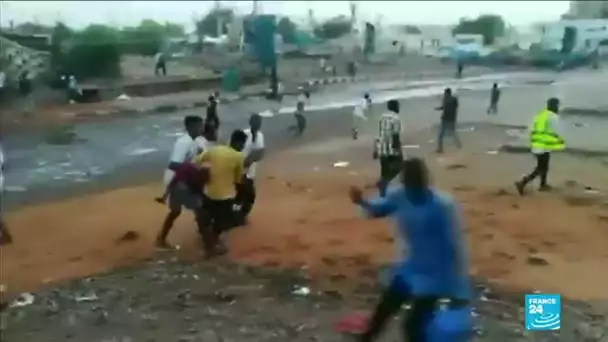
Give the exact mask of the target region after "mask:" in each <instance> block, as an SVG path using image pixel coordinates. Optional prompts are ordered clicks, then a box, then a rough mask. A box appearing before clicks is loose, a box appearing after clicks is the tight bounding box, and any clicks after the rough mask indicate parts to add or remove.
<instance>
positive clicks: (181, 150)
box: [156, 115, 206, 248]
mask: <svg viewBox="0 0 608 342" xmlns="http://www.w3.org/2000/svg"><path fill="white" fill-rule="evenodd" d="M202 126H203V119H202V118H201V117H199V116H191V115H189V116H186V117H185V118H184V127H185V130H186V132H185V134H183V135H182V136H180V137H179V138H178V139H177V140H176V141H175V144H174V145H173V150H172V152H171V156H170V158H169V165H168V166H167V169H166V170H165V176H164V184H165V193H167V196H164V195H163V196H161V197H160V198H156V201H158V202H163V203H164V202H165V201H167V205H168V207H169V212H168V213H167V216H166V217H165V220H164V221H163V225H162V227H161V229H160V231H159V232H158V234H157V236H156V246H157V247H159V248H171V246H170V245H169V244H167V236H168V235H169V232H170V231H171V229H172V228H173V224H174V222H175V220H176V219H177V218H178V217H179V216H180V214H181V212H182V207H185V208H186V209H188V210H192V211H194V213H195V216H196V218H197V222H200V217H199V215H198V214H199V213H198V209H200V208H201V207H202V198H201V196H199V195H198V194H197V193H195V192H193V191H191V188H190V187H189V186H188V184H187V183H186V182H185V180H186V179H187V178H189V176H188V175H183V173H184V172H183V171H182V170H183V168H184V166H183V165H184V163H188V161H190V160H191V159H192V158H193V157H194V156H196V155H197V154H199V153H200V152H201V151H203V150H205V148H206V141H205V139H204V138H203V137H201V136H200V135H201V130H202ZM177 170H180V175H179V176H178V177H176V174H175V173H176V171H177ZM176 178H177V179H176Z"/></svg>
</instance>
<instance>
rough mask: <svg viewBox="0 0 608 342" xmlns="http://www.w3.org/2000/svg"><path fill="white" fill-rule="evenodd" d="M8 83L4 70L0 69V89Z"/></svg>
mask: <svg viewBox="0 0 608 342" xmlns="http://www.w3.org/2000/svg"><path fill="white" fill-rule="evenodd" d="M5 83H6V74H5V73H4V71H0V89H2V88H4V84H5Z"/></svg>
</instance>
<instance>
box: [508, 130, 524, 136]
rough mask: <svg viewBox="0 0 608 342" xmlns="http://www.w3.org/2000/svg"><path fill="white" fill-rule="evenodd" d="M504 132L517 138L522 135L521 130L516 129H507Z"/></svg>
mask: <svg viewBox="0 0 608 342" xmlns="http://www.w3.org/2000/svg"><path fill="white" fill-rule="evenodd" d="M505 133H506V134H507V135H508V136H510V137H512V138H519V137H521V136H522V131H520V130H518V129H508V130H506V131H505Z"/></svg>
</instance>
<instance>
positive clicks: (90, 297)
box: [74, 292, 99, 303]
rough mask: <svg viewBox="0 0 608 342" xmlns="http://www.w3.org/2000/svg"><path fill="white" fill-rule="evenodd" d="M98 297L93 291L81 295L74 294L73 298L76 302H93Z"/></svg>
mask: <svg viewBox="0 0 608 342" xmlns="http://www.w3.org/2000/svg"><path fill="white" fill-rule="evenodd" d="M98 299H99V297H97V295H96V294H95V292H91V293H89V294H86V295H81V296H75V297H74V300H75V301H77V302H78V303H84V302H94V301H96V300H98Z"/></svg>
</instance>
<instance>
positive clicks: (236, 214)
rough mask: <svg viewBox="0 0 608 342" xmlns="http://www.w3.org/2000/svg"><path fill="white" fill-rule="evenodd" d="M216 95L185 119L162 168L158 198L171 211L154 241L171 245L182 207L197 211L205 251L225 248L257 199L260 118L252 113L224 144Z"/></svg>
mask: <svg viewBox="0 0 608 342" xmlns="http://www.w3.org/2000/svg"><path fill="white" fill-rule="evenodd" d="M218 104H219V94H217V93H216V94H214V95H212V96H211V97H210V104H209V107H208V109H207V116H206V118H205V119H203V118H202V117H199V116H187V117H185V118H184V127H185V133H184V134H183V135H182V136H180V137H179V138H178V139H177V141H176V142H175V144H174V146H173V151H172V153H171V157H170V161H169V165H168V166H167V169H166V171H165V179H164V183H165V190H164V192H163V194H162V195H161V196H159V197H158V198H156V201H158V202H160V203H166V204H167V206H168V208H169V212H168V213H167V215H166V217H165V220H164V222H163V225H162V227H161V229H160V231H159V232H158V235H157V238H156V245H157V247H159V248H170V247H171V246H170V245H169V244H167V236H168V234H169V232H170V231H171V228H172V227H173V224H174V222H175V220H176V219H177V218H178V217H179V216H180V214H181V212H182V209H183V208H185V209H188V210H191V211H192V212H193V213H194V215H195V220H196V223H197V226H198V230H199V233H200V235H201V238H202V240H203V247H204V251H205V253H206V255H207V256H208V257H212V256H215V255H218V254H222V253H224V252H225V251H226V246H225V245H224V244H223V242H222V235H223V234H224V233H225V232H227V231H228V230H230V229H232V228H234V227H237V226H243V225H246V224H247V220H248V216H249V213H250V212H251V210H252V208H253V205H254V203H255V199H256V191H255V174H256V166H257V162H259V161H260V160H261V159H262V158H263V157H264V154H265V145H264V134H263V133H262V132H261V127H262V117H261V116H260V115H258V114H252V115H251V116H250V118H249V127H248V128H247V129H244V130H235V131H234V132H232V134H231V136H230V140H229V143H228V144H227V145H224V144H221V143H219V142H218V137H219V127H220V121H219V116H218V114H217V107H218Z"/></svg>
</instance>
